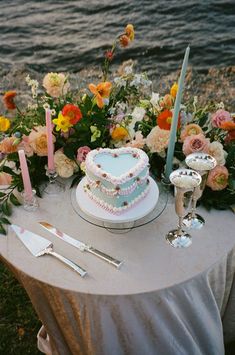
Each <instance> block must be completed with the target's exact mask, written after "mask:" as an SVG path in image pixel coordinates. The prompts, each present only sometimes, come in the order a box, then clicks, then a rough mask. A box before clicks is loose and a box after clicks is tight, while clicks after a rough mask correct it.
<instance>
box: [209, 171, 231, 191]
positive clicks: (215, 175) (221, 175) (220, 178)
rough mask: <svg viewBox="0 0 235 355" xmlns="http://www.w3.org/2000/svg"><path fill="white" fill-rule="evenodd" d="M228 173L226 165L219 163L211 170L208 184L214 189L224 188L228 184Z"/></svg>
mask: <svg viewBox="0 0 235 355" xmlns="http://www.w3.org/2000/svg"><path fill="white" fill-rule="evenodd" d="M228 175H229V173H228V169H227V168H226V167H225V166H221V165H217V166H216V167H215V168H214V169H212V170H211V171H210V172H209V175H208V178H207V182H206V184H207V186H209V187H210V188H211V189H212V190H213V191H219V190H223V189H225V187H226V186H227V185H228Z"/></svg>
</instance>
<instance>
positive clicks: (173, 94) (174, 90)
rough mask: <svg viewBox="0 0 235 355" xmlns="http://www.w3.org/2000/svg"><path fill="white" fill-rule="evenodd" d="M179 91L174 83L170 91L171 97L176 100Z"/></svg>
mask: <svg viewBox="0 0 235 355" xmlns="http://www.w3.org/2000/svg"><path fill="white" fill-rule="evenodd" d="M177 91H178V84H176V83H174V84H173V85H172V87H171V90H170V94H171V96H173V97H174V98H175V97H176V94H177Z"/></svg>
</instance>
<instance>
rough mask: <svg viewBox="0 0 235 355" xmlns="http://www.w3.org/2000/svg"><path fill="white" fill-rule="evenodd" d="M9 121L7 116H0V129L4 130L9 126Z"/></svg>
mask: <svg viewBox="0 0 235 355" xmlns="http://www.w3.org/2000/svg"><path fill="white" fill-rule="evenodd" d="M10 125H11V122H10V120H9V119H8V118H6V117H3V116H0V131H1V132H6V131H7V130H8V129H9V128H10Z"/></svg>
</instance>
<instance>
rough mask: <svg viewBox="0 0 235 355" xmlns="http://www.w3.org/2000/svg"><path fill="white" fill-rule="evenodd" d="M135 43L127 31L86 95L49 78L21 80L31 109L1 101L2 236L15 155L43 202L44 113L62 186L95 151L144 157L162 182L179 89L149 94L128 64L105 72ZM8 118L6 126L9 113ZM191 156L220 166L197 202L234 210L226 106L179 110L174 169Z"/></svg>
mask: <svg viewBox="0 0 235 355" xmlns="http://www.w3.org/2000/svg"><path fill="white" fill-rule="evenodd" d="M133 40H134V27H133V25H131V24H129V25H127V26H126V28H125V31H124V32H123V33H122V34H121V35H119V36H117V38H116V39H115V41H114V43H113V45H112V47H111V50H108V51H107V52H106V53H105V58H104V64H103V66H102V74H103V78H102V81H101V82H99V83H96V84H94V83H90V84H89V85H88V87H87V88H85V89H80V90H73V91H72V90H70V84H69V76H67V75H65V74H63V73H48V74H47V75H46V76H45V77H44V79H43V82H42V87H43V91H42V88H40V84H39V83H38V82H37V81H36V80H33V79H31V78H30V77H29V76H27V77H26V82H27V84H28V86H29V87H30V88H31V92H32V99H33V100H34V103H31V104H30V105H28V107H26V108H21V107H19V106H18V105H17V104H16V99H17V94H16V92H15V91H8V92H6V93H5V94H4V96H3V101H4V104H5V107H6V112H5V113H4V115H3V116H0V155H1V162H0V184H2V185H9V187H8V189H7V190H1V192H0V204H1V217H0V232H1V233H5V229H4V224H6V223H9V221H8V219H7V216H9V215H10V214H11V205H12V204H13V205H18V204H20V202H19V201H18V200H17V198H16V197H15V194H14V191H15V189H18V190H19V191H22V190H23V183H22V177H21V174H20V169H19V159H18V154H17V151H18V150H19V149H23V150H24V151H25V154H26V156H27V162H28V167H29V172H30V176H31V182H32V185H33V187H34V188H35V189H36V191H37V194H38V195H39V196H40V186H41V184H42V183H43V182H44V181H45V180H47V176H46V171H45V165H46V164H47V133H46V127H45V109H47V108H50V109H51V114H52V122H53V124H54V128H53V139H54V145H55V153H54V161H55V166H56V171H57V173H58V175H59V176H60V177H61V178H69V177H71V176H73V177H74V178H73V182H72V185H74V184H75V183H77V182H78V181H79V179H80V178H81V176H82V175H83V174H84V169H85V167H84V161H85V159H86V154H87V153H88V152H89V151H90V150H91V149H95V148H97V147H111V148H114V147H120V146H132V147H138V148H141V149H144V150H145V151H146V152H147V154H148V155H149V158H150V165H151V171H152V173H153V174H154V175H155V176H156V177H158V178H160V176H161V174H162V172H163V171H164V166H165V161H166V152H167V146H168V142H169V135H170V128H171V121H172V116H173V109H174V103H175V98H176V94H177V89H178V87H177V84H176V83H172V86H171V89H170V91H169V92H166V93H163V94H161V93H155V92H153V91H152V82H151V81H150V80H149V79H148V77H147V75H146V74H145V73H141V74H135V73H134V71H133V62H132V61H129V62H127V63H126V64H125V65H123V66H122V68H121V72H120V73H119V75H117V76H114V75H112V79H109V78H110V77H111V74H112V73H111V72H110V65H111V63H112V61H113V59H114V56H115V54H116V51H117V49H118V48H119V47H122V48H124V47H127V46H128V45H129V44H130V42H131V41H133ZM9 111H11V112H13V113H14V114H13V118H11V119H9V118H7V116H8V112H9ZM192 152H206V153H209V154H211V155H212V156H214V157H215V159H216V161H217V166H216V168H214V169H213V170H212V171H211V172H210V173H209V176H208V180H207V187H206V189H205V192H204V194H203V196H202V200H201V202H202V203H203V204H204V205H205V206H206V207H208V208H210V207H214V208H219V209H225V208H228V207H229V206H231V205H232V204H234V203H235V190H234V185H235V120H234V115H232V114H231V113H229V112H227V111H226V110H225V108H224V105H223V103H219V104H216V103H209V104H208V105H207V106H205V107H200V105H199V104H198V100H197V97H194V98H192V99H191V100H189V101H188V102H184V104H183V105H181V110H180V114H179V119H178V131H177V142H176V146H175V154H174V164H175V166H176V167H177V166H181V165H184V160H185V157H186V156H187V155H188V154H190V153H192Z"/></svg>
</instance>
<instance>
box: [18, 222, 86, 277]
mask: <svg viewBox="0 0 235 355" xmlns="http://www.w3.org/2000/svg"><path fill="white" fill-rule="evenodd" d="M11 228H12V229H13V231H14V232H15V233H16V235H17V236H18V238H19V239H20V240H21V241H22V243H23V244H24V245H25V246H26V248H27V249H28V250H29V251H30V252H31V253H32V254H33V255H34V256H42V255H45V254H49V255H52V256H54V257H55V258H57V259H59V260H60V261H62V262H63V263H65V264H66V265H67V266H69V267H70V268H72V269H73V270H74V271H76V272H77V273H78V274H79V275H80V276H81V277H84V276H85V275H86V273H87V272H86V270H84V269H83V268H82V267H81V266H79V265H77V264H75V263H74V262H73V261H71V260H69V259H67V258H65V257H64V256H62V255H60V254H58V253H56V252H55V251H53V244H52V243H51V241H50V240H48V239H46V238H43V237H41V236H40V235H37V234H35V233H33V232H30V231H29V230H27V229H24V228H23V227H20V226H17V225H16V224H11Z"/></svg>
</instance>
